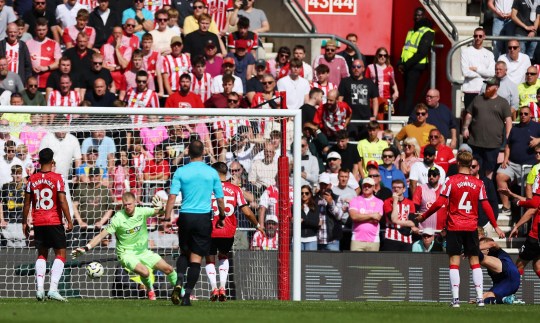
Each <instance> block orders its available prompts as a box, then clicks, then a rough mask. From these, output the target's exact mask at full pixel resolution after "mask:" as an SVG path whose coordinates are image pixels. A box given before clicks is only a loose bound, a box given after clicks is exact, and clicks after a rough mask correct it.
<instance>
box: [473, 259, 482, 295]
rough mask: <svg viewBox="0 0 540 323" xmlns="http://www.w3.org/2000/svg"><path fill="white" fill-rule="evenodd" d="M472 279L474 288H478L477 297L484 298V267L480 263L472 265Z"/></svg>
mask: <svg viewBox="0 0 540 323" xmlns="http://www.w3.org/2000/svg"><path fill="white" fill-rule="evenodd" d="M471 269H472V279H473V284H474V289H475V290H476V298H482V297H483V296H484V276H483V275H482V268H480V264H476V265H472V266H471Z"/></svg>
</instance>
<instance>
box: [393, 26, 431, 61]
mask: <svg viewBox="0 0 540 323" xmlns="http://www.w3.org/2000/svg"><path fill="white" fill-rule="evenodd" d="M429 31H431V32H435V31H434V30H433V29H431V28H429V27H420V28H419V29H418V30H417V31H414V30H413V29H411V30H409V32H408V33H407V37H406V38H405V46H403V50H402V51H401V61H402V62H403V63H405V62H406V61H408V60H409V59H410V58H411V57H413V55H414V54H415V53H416V52H417V51H418V45H419V44H420V39H422V37H423V36H424V34H425V33H427V32H429ZM432 44H433V43H432ZM427 63H428V56H427V55H426V57H424V58H422V59H421V60H420V62H418V64H427Z"/></svg>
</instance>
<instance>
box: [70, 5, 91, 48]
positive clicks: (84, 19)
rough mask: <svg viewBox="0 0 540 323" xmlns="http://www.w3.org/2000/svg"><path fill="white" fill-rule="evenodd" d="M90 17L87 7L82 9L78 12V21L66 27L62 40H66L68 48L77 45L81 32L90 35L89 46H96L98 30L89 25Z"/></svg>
mask: <svg viewBox="0 0 540 323" xmlns="http://www.w3.org/2000/svg"><path fill="white" fill-rule="evenodd" d="M88 19H90V14H89V13H88V11H87V10H86V9H81V10H79V12H78V13H77V23H76V24H75V25H73V26H68V27H66V28H64V33H63V34H62V40H63V41H64V44H65V45H66V48H71V47H73V46H75V40H76V39H77V35H79V33H85V34H87V35H88V48H93V47H94V43H95V42H96V30H95V29H94V28H93V27H90V26H88Z"/></svg>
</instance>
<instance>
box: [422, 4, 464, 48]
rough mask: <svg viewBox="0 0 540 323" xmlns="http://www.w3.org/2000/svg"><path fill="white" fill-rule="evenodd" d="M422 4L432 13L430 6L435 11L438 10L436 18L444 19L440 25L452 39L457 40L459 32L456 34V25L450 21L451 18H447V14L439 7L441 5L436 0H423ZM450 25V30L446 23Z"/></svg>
mask: <svg viewBox="0 0 540 323" xmlns="http://www.w3.org/2000/svg"><path fill="white" fill-rule="evenodd" d="M423 2H424V5H425V6H426V7H428V8H429V9H430V10H431V12H432V13H435V10H433V8H432V7H435V9H437V12H438V15H437V18H438V19H439V20H443V19H444V20H445V22H446V24H443V23H441V26H440V27H442V28H443V29H444V30H445V31H446V32H447V33H448V34H449V35H450V38H452V39H453V40H454V41H458V39H459V34H458V30H457V28H456V25H454V23H453V22H452V20H450V18H448V16H447V15H446V13H445V12H444V11H443V10H442V9H441V7H440V6H439V4H438V3H437V1H430V0H424V1H423ZM441 18H443V19H441ZM447 24H448V25H450V27H451V28H452V30H450V29H449V28H448V25H447Z"/></svg>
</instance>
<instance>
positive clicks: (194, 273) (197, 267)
mask: <svg viewBox="0 0 540 323" xmlns="http://www.w3.org/2000/svg"><path fill="white" fill-rule="evenodd" d="M200 274H201V264H199V263H196V262H192V263H190V264H189V269H188V272H187V282H186V295H190V294H191V291H192V290H193V288H195V285H196V284H197V281H198V280H199V275H200Z"/></svg>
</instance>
